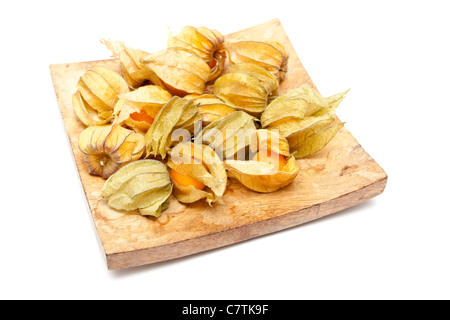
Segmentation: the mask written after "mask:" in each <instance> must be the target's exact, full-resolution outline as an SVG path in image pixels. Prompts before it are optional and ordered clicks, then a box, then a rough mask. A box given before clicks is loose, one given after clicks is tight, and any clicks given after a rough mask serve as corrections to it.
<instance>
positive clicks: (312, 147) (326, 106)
mask: <svg viewBox="0 0 450 320" xmlns="http://www.w3.org/2000/svg"><path fill="white" fill-rule="evenodd" d="M347 92H348V91H346V92H343V93H339V94H336V95H333V96H331V97H328V98H323V97H322V96H321V95H320V94H318V93H317V91H315V90H314V89H312V88H306V87H303V88H298V89H293V90H291V91H288V92H287V93H285V94H284V95H281V96H279V97H278V98H276V99H275V100H273V101H272V103H270V104H269V106H267V108H266V110H265V111H264V113H263V114H262V115H261V125H262V126H263V128H268V129H276V130H279V132H280V134H281V135H282V136H284V137H286V138H287V140H288V142H289V145H290V148H291V152H292V153H293V155H294V156H295V157H296V158H302V157H306V156H309V155H312V154H314V153H316V152H318V151H320V150H321V149H323V148H324V147H325V146H326V145H327V144H328V143H329V142H330V141H331V139H332V138H333V137H334V136H335V135H336V134H337V133H338V132H339V131H340V129H342V127H343V124H342V123H337V118H336V115H335V110H336V108H337V107H338V106H339V104H340V103H341V101H342V100H343V99H344V97H345V95H346V94H347Z"/></svg>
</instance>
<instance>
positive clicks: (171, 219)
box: [50, 20, 387, 270]
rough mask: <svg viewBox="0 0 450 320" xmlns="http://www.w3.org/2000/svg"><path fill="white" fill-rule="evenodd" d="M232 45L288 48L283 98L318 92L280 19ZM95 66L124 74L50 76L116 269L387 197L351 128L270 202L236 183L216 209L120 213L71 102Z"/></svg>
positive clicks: (381, 177) (74, 68) (60, 67)
mask: <svg viewBox="0 0 450 320" xmlns="http://www.w3.org/2000/svg"><path fill="white" fill-rule="evenodd" d="M226 38H227V39H255V40H259V39H273V40H277V41H279V42H281V43H282V44H283V45H284V46H285V47H286V49H287V50H288V52H289V55H290V59H289V64H288V70H289V71H288V73H287V75H286V79H285V80H284V81H283V82H282V83H281V85H280V91H281V92H285V91H287V90H289V89H292V88H296V87H298V86H300V85H305V84H306V85H309V86H311V87H314V84H313V82H312V80H311V78H310V77H309V75H308V74H307V72H306V70H305V68H304V67H303V65H302V63H301V62H300V59H299V58H298V56H297V55H296V53H295V51H294V48H293V47H292V44H291V42H290V41H289V38H288V37H287V35H286V33H285V32H284V30H283V27H282V26H281V23H280V21H279V20H272V21H269V22H267V23H264V24H261V25H258V26H256V27H253V28H250V29H246V30H243V31H240V32H237V33H233V34H231V35H228V36H227V37H226ZM94 65H103V66H106V67H109V68H112V69H114V70H116V71H120V67H119V62H118V61H117V60H105V61H92V62H81V63H67V64H57V65H51V66H50V71H51V75H52V78H53V84H54V87H55V92H56V95H57V99H58V103H59V107H60V110H61V114H62V118H63V120H64V124H65V127H66V130H67V134H68V136H69V141H70V144H71V147H72V150H73V154H74V158H75V162H76V165H77V168H78V172H79V175H80V179H81V182H82V185H83V188H84V192H85V194H86V198H87V201H88V204H89V207H90V209H91V212H92V218H93V221H94V223H95V227H96V230H97V233H98V236H99V239H100V242H101V245H102V248H103V250H104V253H105V255H106V261H107V265H108V268H109V269H111V270H115V269H123V268H130V267H135V266H140V265H145V264H151V263H155V262H160V261H166V260H170V259H174V258H178V257H183V256H187V255H191V254H195V253H198V252H202V251H206V250H211V249H214V248H218V247H222V246H226V245H231V244H234V243H237V242H241V241H244V240H247V239H251V238H254V237H258V236H262V235H265V234H269V233H273V232H276V231H280V230H283V229H286V228H290V227H294V226H297V225H301V224H303V223H306V222H308V221H312V220H315V219H319V218H321V217H324V216H327V215H330V214H333V213H336V212H339V211H341V210H344V209H347V208H349V207H352V206H354V205H356V204H358V203H361V202H363V201H366V200H368V199H371V198H373V197H375V196H377V195H379V194H381V193H382V192H383V191H384V188H385V186H386V182H387V175H386V173H385V172H384V171H383V169H382V168H381V167H380V166H379V165H378V164H377V163H376V162H375V161H374V160H373V159H372V158H371V157H370V156H369V155H368V154H367V153H366V152H365V151H364V149H363V148H362V147H361V145H360V144H359V143H358V142H357V141H356V140H355V138H354V137H353V136H352V135H351V133H350V132H349V131H348V130H347V129H343V130H342V131H341V132H340V133H339V134H338V135H337V136H336V137H335V138H334V139H333V140H332V142H331V143H330V144H329V145H328V146H327V147H326V148H325V149H323V150H322V151H320V152H319V153H317V154H315V155H314V156H311V157H309V158H307V159H303V160H298V165H299V166H300V168H301V170H300V174H299V175H298V177H297V178H296V179H295V181H294V182H293V183H292V184H291V185H289V186H287V187H285V188H283V189H282V190H279V191H277V192H274V193H271V194H264V195H262V194H259V193H256V192H253V191H251V190H249V189H246V188H245V187H243V186H242V185H241V184H239V182H237V181H234V180H230V181H229V185H228V187H227V191H226V193H225V195H224V198H223V200H224V204H223V205H216V206H214V207H213V208H211V207H209V206H208V205H206V204H205V203H203V202H197V203H194V204H191V205H185V204H181V203H179V202H178V201H177V200H176V199H175V198H174V197H172V201H171V204H170V206H169V208H168V209H167V210H166V211H164V212H163V214H162V216H161V217H160V218H159V219H157V220H155V219H152V218H146V217H142V216H140V215H139V214H138V213H137V212H131V213H126V212H119V211H116V210H113V209H111V208H109V207H108V205H107V203H106V201H105V200H103V199H102V198H101V197H100V190H101V188H102V186H103V184H104V180H103V179H101V178H99V177H93V176H91V175H89V174H88V172H87V169H86V166H85V164H84V163H83V157H82V154H81V152H80V151H79V150H78V136H79V134H80V132H81V131H82V130H83V129H84V128H85V127H84V126H83V124H82V123H81V122H80V121H79V120H78V119H77V117H76V115H75V113H74V111H73V107H72V103H71V99H72V95H73V93H74V92H75V90H76V89H75V86H76V83H77V81H78V79H79V77H80V76H82V75H83V74H84V73H85V72H86V71H87V70H88V69H89V68H91V67H92V66H94ZM343 103H345V100H344V102H343ZM268 254H270V253H268Z"/></svg>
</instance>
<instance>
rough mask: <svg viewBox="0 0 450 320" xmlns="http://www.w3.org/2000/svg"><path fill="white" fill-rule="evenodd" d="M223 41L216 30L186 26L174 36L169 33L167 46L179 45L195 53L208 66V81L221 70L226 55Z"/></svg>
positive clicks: (217, 75) (218, 74) (214, 77)
mask: <svg viewBox="0 0 450 320" xmlns="http://www.w3.org/2000/svg"><path fill="white" fill-rule="evenodd" d="M223 43H224V37H223V35H222V34H221V33H220V32H218V31H216V30H212V29H208V28H206V27H199V28H194V27H192V26H187V27H184V28H183V29H182V30H181V32H180V33H179V34H178V35H176V36H173V35H172V33H170V34H169V39H168V42H167V46H168V47H169V48H176V47H181V48H184V49H187V50H189V51H192V52H193V53H195V54H197V55H198V56H199V57H200V58H202V59H203V61H205V62H206V63H207V65H208V66H209V67H210V69H211V74H210V76H209V79H208V81H212V80H215V79H216V78H217V77H219V76H220V74H221V73H222V71H223V67H224V64H225V60H226V57H227V55H226V51H225V47H224V45H223Z"/></svg>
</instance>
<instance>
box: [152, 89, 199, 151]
mask: <svg viewBox="0 0 450 320" xmlns="http://www.w3.org/2000/svg"><path fill="white" fill-rule="evenodd" d="M196 122H201V117H200V115H199V114H198V109H197V107H196V105H195V104H194V102H193V101H192V100H187V99H183V98H180V97H177V96H175V97H172V99H170V101H169V102H167V103H166V104H165V105H164V106H163V107H162V108H161V110H160V111H159V113H158V115H157V116H156V118H155V121H154V122H153V124H152V125H151V127H150V129H149V130H148V131H147V133H146V135H145V144H146V150H147V156H161V157H162V158H163V159H164V158H165V157H166V155H167V152H168V151H169V150H170V148H171V147H172V146H173V145H174V144H175V143H176V142H178V140H177V139H178V138H179V136H178V135H177V133H180V134H182V135H183V136H182V138H183V140H184V139H189V140H190V139H191V135H192V134H193V133H194V129H195V124H196ZM177 129H180V130H179V131H175V130H177ZM181 129H183V130H181ZM173 135H174V136H175V135H176V137H172V136H173ZM174 139H175V140H174Z"/></svg>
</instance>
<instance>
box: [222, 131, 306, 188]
mask: <svg viewBox="0 0 450 320" xmlns="http://www.w3.org/2000/svg"><path fill="white" fill-rule="evenodd" d="M249 149H250V150H249V152H250V157H244V158H250V159H253V156H254V155H255V154H256V153H258V152H267V153H272V152H274V153H276V154H279V155H282V156H284V157H285V158H287V159H288V160H287V162H286V164H285V165H284V166H283V168H281V169H280V168H279V164H278V163H267V162H261V161H254V160H250V161H248V160H246V161H245V160H242V159H243V158H242V157H240V158H239V157H238V160H227V161H225V166H226V169H227V170H228V176H229V177H231V178H235V179H237V180H238V181H239V182H241V183H242V184H243V185H244V186H246V187H247V188H249V189H251V190H254V191H257V192H274V191H276V190H279V189H281V188H283V187H285V186H287V185H288V184H290V183H291V182H292V181H293V180H294V179H295V177H296V176H297V174H298V171H299V167H298V165H297V163H296V161H295V157H293V156H291V154H290V147H289V143H288V141H287V140H286V139H285V138H284V137H282V136H281V135H280V134H279V133H278V131H276V130H265V129H259V130H256V131H255V132H254V133H253V134H252V135H251V138H250V148H249Z"/></svg>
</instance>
